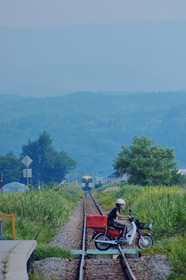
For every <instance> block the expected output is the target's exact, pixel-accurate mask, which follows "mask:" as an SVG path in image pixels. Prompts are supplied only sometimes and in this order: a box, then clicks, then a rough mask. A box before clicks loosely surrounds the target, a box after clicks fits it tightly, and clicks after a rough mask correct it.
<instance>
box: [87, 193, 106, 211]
mask: <svg viewBox="0 0 186 280" xmlns="http://www.w3.org/2000/svg"><path fill="white" fill-rule="evenodd" d="M89 194H90V196H91V198H92V200H93V201H94V203H95V206H96V208H97V209H98V211H99V213H100V214H101V215H104V213H103V211H102V210H101V208H100V207H99V205H98V204H97V203H96V201H95V199H94V197H93V196H92V194H91V192H89Z"/></svg>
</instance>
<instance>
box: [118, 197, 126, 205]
mask: <svg viewBox="0 0 186 280" xmlns="http://www.w3.org/2000/svg"><path fill="white" fill-rule="evenodd" d="M116 204H123V205H125V200H124V199H122V198H118V199H117V200H116Z"/></svg>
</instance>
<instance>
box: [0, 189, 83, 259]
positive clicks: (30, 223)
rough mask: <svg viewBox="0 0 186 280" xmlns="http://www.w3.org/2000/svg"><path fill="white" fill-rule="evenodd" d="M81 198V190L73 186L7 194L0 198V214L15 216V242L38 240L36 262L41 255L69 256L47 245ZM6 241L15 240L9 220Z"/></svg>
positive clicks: (8, 220)
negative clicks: (16, 240)
mask: <svg viewBox="0 0 186 280" xmlns="http://www.w3.org/2000/svg"><path fill="white" fill-rule="evenodd" d="M81 197H82V191H81V190H80V189H79V188H77V187H74V186H72V185H63V186H60V187H56V188H48V189H43V190H41V191H38V190H32V191H29V192H24V193H4V194H3V196H1V198H0V213H6V214H15V226H16V239H18V240H29V239H30V240H31V239H32V240H33V239H36V240H37V242H38V248H37V249H36V252H35V253H36V255H35V256H36V258H37V259H38V258H39V257H41V256H42V258H43V256H56V257H57V256H59V255H60V256H61V257H62V256H63V257H69V253H67V252H66V251H65V250H61V249H60V248H59V249H55V248H54V249H51V248H49V247H46V244H47V243H48V242H49V241H51V240H52V238H53V237H54V235H55V233H56V232H57V231H58V230H59V228H60V227H61V226H62V225H63V224H64V223H65V222H66V221H67V220H68V218H69V217H70V215H71V214H72V211H73V210H74V208H75V207H76V206H77V202H78V201H79V199H80V198H81ZM3 238H4V239H6V240H7V239H12V224H11V219H10V218H3Z"/></svg>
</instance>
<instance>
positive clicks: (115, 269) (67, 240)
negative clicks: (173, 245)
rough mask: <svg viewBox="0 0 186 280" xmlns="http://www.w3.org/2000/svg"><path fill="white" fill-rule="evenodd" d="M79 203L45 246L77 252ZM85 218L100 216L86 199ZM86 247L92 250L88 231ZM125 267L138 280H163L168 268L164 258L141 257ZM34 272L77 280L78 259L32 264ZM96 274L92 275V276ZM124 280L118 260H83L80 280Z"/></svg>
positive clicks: (80, 203)
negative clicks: (83, 271) (82, 274)
mask: <svg viewBox="0 0 186 280" xmlns="http://www.w3.org/2000/svg"><path fill="white" fill-rule="evenodd" d="M82 205H83V201H80V202H79V204H78V206H77V208H76V209H75V211H74V213H73V215H72V216H71V218H70V219H69V221H68V222H67V223H66V224H65V225H64V226H63V227H62V228H61V229H60V230H59V232H58V233H57V234H56V236H55V238H54V240H53V241H52V242H50V243H49V244H48V245H49V246H58V247H60V248H65V249H68V250H71V249H81V234H82V218H83V206H82ZM86 211H87V215H100V213H99V212H98V210H97V209H96V208H95V206H94V203H93V201H92V200H91V199H90V198H89V197H87V207H86ZM87 233H88V237H87V242H86V245H87V247H88V249H95V245H94V242H90V239H91V236H92V230H91V229H87ZM129 264H130V266H131V268H132V270H133V272H134V274H135V276H136V278H137V279H138V280H147V279H148V280H155V279H158V280H159V279H162V280H163V279H166V278H165V274H168V273H170V265H169V264H168V263H167V260H166V258H165V256H153V257H149V256H144V257H142V258H140V259H135V260H130V261H129ZM34 270H35V271H37V273H38V275H40V276H42V277H44V279H46V280H54V279H55V280H63V279H68V280H71V279H73V280H74V279H78V274H79V258H75V259H73V260H68V259H60V258H47V259H45V260H41V261H36V262H35V263H34ZM95 271H96V272H95ZM103 278H104V279H108V280H109V279H125V276H124V274H123V271H122V269H121V265H120V258H118V259H114V260H113V259H112V258H111V257H109V256H98V257H93V256H88V257H87V258H86V260H85V274H84V279H90V280H91V279H94V280H96V279H97V280H98V279H103Z"/></svg>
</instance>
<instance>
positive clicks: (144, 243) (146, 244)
mask: <svg viewBox="0 0 186 280" xmlns="http://www.w3.org/2000/svg"><path fill="white" fill-rule="evenodd" d="M137 245H138V247H139V248H140V249H143V250H144V249H149V248H150V247H152V245H153V239H152V237H151V236H150V235H148V234H144V235H142V236H140V238H139V239H138V241H137Z"/></svg>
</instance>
